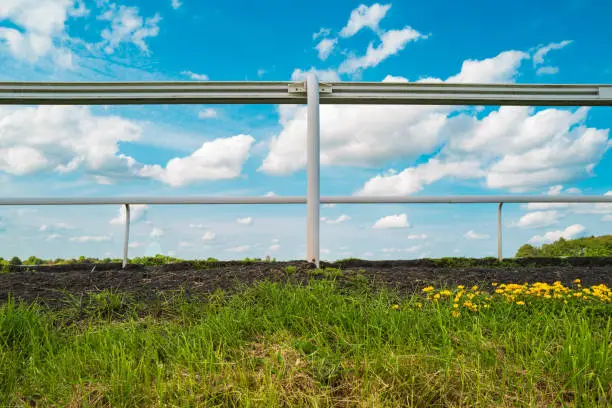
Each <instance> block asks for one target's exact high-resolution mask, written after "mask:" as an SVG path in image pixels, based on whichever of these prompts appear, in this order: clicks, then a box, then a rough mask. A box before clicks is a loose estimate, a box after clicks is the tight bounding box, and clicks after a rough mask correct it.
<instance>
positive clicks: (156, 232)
mask: <svg viewBox="0 0 612 408" xmlns="http://www.w3.org/2000/svg"><path fill="white" fill-rule="evenodd" d="M164 235H165V233H164V230H163V229H161V228H159V227H153V229H152V230H151V233H150V234H149V236H150V237H151V238H160V237H163V236H164Z"/></svg>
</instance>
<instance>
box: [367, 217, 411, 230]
mask: <svg viewBox="0 0 612 408" xmlns="http://www.w3.org/2000/svg"><path fill="white" fill-rule="evenodd" d="M409 227H410V224H409V223H408V215H406V214H395V215H387V216H386V217H382V218H381V219H379V220H378V221H376V222H375V223H374V225H373V226H372V228H376V229H387V228H409Z"/></svg>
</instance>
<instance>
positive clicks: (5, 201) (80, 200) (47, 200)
mask: <svg viewBox="0 0 612 408" xmlns="http://www.w3.org/2000/svg"><path fill="white" fill-rule="evenodd" d="M319 202H320V203H321V204H497V203H500V202H503V203H575V204H578V203H612V196H603V195H601V196H595V195H585V196H539V195H537V196H536V195H533V196H529V195H527V196H520V195H516V196H513V195H500V196H399V197H385V196H321V199H320V200H319ZM125 204H130V205H133V204H148V205H194V204H212V205H222V204H227V205H235V204H250V205H254V204H306V197H289V196H287V197H282V196H281V197H279V196H275V197H133V196H126V197H13V198H11V197H2V198H0V205H28V206H29V205H41V206H43V205H125Z"/></svg>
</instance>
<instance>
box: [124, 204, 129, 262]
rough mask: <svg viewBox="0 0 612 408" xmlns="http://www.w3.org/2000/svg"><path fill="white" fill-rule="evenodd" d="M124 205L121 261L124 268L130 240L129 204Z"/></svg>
mask: <svg viewBox="0 0 612 408" xmlns="http://www.w3.org/2000/svg"><path fill="white" fill-rule="evenodd" d="M124 205H125V237H124V238H123V263H122V267H123V269H125V267H126V266H127V261H128V244H129V240H130V205H129V204H124Z"/></svg>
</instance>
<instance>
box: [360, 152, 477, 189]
mask: <svg viewBox="0 0 612 408" xmlns="http://www.w3.org/2000/svg"><path fill="white" fill-rule="evenodd" d="M483 174H484V173H483V171H482V170H481V168H480V163H479V162H477V161H469V162H455V163H452V162H448V163H443V162H440V161H439V160H437V159H430V160H429V161H428V162H427V163H425V164H421V165H418V166H416V167H410V168H407V169H405V170H404V171H402V172H401V173H391V174H387V175H379V176H376V177H374V178H371V179H370V180H368V181H367V182H366V183H365V185H364V186H363V188H362V189H361V190H360V191H358V192H357V195H394V196H401V195H409V194H413V193H416V192H418V191H421V190H422V189H423V187H424V186H426V185H429V184H432V183H434V182H436V181H438V180H440V179H442V178H444V177H450V176H452V177H457V178H475V177H479V176H482V175H483Z"/></svg>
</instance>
